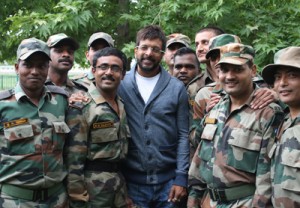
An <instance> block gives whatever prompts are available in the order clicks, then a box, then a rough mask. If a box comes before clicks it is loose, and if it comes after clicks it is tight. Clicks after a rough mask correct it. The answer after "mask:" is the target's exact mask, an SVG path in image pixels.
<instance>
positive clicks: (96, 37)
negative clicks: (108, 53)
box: [88, 32, 115, 47]
mask: <svg viewBox="0 0 300 208" xmlns="http://www.w3.org/2000/svg"><path fill="white" fill-rule="evenodd" d="M99 39H103V40H104V41H106V42H107V44H108V45H109V46H110V47H114V42H115V41H114V39H112V37H111V36H110V35H109V34H107V33H104V32H97V33H94V34H92V35H91V37H90V39H89V42H88V47H91V45H92V44H93V43H94V42H95V41H96V40H99Z"/></svg>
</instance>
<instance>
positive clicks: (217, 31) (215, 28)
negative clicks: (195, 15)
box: [196, 26, 225, 36]
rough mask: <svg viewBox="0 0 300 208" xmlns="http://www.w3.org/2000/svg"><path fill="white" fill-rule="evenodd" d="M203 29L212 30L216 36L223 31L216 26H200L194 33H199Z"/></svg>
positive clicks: (203, 30)
mask: <svg viewBox="0 0 300 208" xmlns="http://www.w3.org/2000/svg"><path fill="white" fill-rule="evenodd" d="M205 31H209V32H213V33H214V34H215V35H216V36H217V35H222V34H224V33H225V32H224V30H223V29H221V28H219V27H217V26H207V27H203V28H201V29H200V30H199V31H198V32H197V33H196V34H198V33H201V32H205Z"/></svg>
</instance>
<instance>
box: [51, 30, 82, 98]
mask: <svg viewBox="0 0 300 208" xmlns="http://www.w3.org/2000/svg"><path fill="white" fill-rule="evenodd" d="M47 44H48V46H49V48H50V58H51V61H50V65H49V72H48V79H47V80H46V85H56V86H59V87H61V88H63V89H64V90H66V91H67V92H68V93H69V94H70V95H71V94H73V93H77V92H80V91H86V88H85V87H84V86H82V85H81V84H78V83H76V82H74V81H72V80H70V79H69V78H68V72H69V71H70V70H71V69H72V67H73V64H74V53H75V51H76V50H77V49H78V48H79V45H78V43H77V42H76V41H75V40H74V39H73V38H71V37H68V36H67V35H66V34H64V33H59V34H55V35H52V36H50V37H49V39H48V41H47Z"/></svg>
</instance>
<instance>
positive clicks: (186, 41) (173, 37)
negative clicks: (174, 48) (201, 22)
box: [166, 33, 191, 48]
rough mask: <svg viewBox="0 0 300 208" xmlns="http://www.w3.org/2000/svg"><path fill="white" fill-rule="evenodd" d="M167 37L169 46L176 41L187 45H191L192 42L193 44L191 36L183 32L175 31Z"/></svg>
mask: <svg viewBox="0 0 300 208" xmlns="http://www.w3.org/2000/svg"><path fill="white" fill-rule="evenodd" d="M167 38H168V40H167V44H166V47H167V48H168V47H169V46H171V45H172V44H174V43H180V44H182V45H183V46H185V47H190V44H191V40H190V38H189V37H188V36H186V35H184V34H181V33H173V34H171V35H169V36H168V37H167Z"/></svg>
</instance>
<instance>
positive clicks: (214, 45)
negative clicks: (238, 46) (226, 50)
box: [206, 34, 241, 59]
mask: <svg viewBox="0 0 300 208" xmlns="http://www.w3.org/2000/svg"><path fill="white" fill-rule="evenodd" d="M229 43H241V39H240V38H239V37H238V36H236V35H232V34H222V35H218V36H216V37H213V38H211V39H210V41H209V51H208V52H207V54H206V59H209V57H211V56H212V54H214V53H220V47H221V46H223V45H226V44H229Z"/></svg>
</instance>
